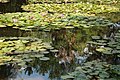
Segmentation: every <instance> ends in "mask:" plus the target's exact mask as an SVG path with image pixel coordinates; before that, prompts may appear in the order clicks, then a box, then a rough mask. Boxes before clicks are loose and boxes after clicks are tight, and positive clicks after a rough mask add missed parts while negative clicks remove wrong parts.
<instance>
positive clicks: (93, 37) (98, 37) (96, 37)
mask: <svg viewBox="0 0 120 80" xmlns="http://www.w3.org/2000/svg"><path fill="white" fill-rule="evenodd" d="M92 39H96V40H98V39H100V36H92Z"/></svg>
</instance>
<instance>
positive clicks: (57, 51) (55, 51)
mask: <svg viewBox="0 0 120 80" xmlns="http://www.w3.org/2000/svg"><path fill="white" fill-rule="evenodd" d="M50 51H51V52H54V53H56V52H58V50H56V49H54V50H50Z"/></svg>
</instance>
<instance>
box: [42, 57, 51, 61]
mask: <svg viewBox="0 0 120 80" xmlns="http://www.w3.org/2000/svg"><path fill="white" fill-rule="evenodd" d="M40 60H42V61H47V60H50V58H48V57H42V58H40Z"/></svg>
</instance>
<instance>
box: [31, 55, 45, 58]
mask: <svg viewBox="0 0 120 80" xmlns="http://www.w3.org/2000/svg"><path fill="white" fill-rule="evenodd" d="M31 56H32V57H37V58H42V57H44V55H42V54H35V55H31Z"/></svg>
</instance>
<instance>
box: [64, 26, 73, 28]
mask: <svg viewBox="0 0 120 80" xmlns="http://www.w3.org/2000/svg"><path fill="white" fill-rule="evenodd" d="M65 28H67V29H73V28H74V27H72V26H66V27H65Z"/></svg>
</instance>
